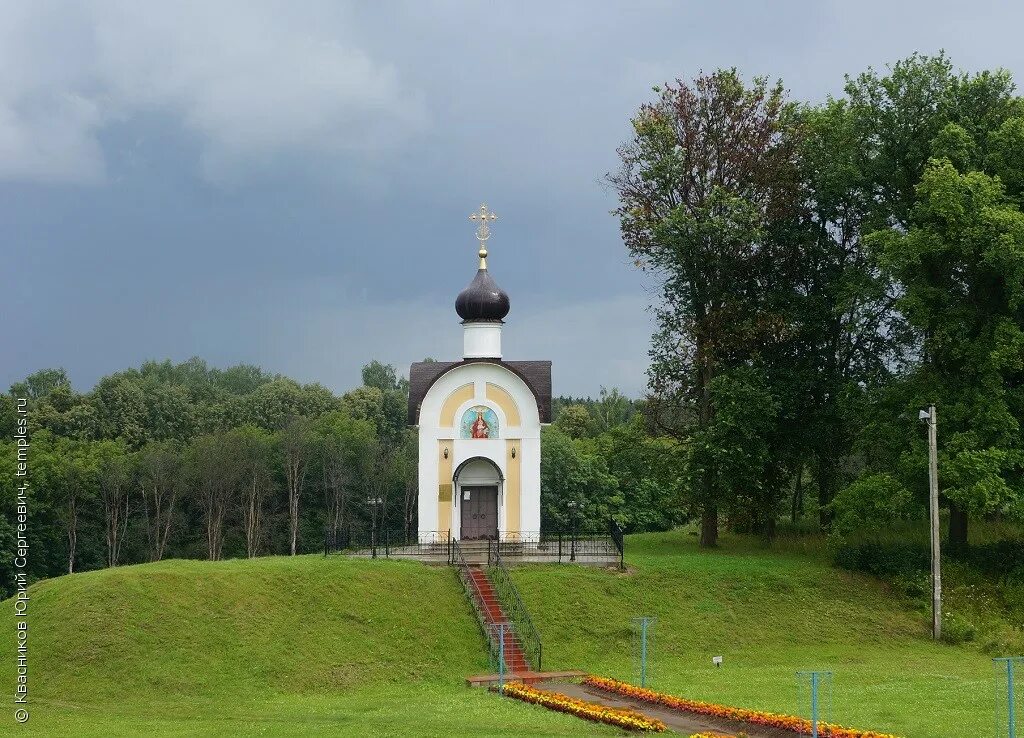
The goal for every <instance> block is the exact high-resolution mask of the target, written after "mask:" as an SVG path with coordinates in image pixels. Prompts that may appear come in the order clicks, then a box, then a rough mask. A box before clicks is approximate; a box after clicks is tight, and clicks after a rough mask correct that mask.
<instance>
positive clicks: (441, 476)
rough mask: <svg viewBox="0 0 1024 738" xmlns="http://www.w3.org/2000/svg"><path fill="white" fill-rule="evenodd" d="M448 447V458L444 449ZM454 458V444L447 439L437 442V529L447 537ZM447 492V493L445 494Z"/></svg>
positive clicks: (450, 511) (450, 521) (449, 524)
mask: <svg viewBox="0 0 1024 738" xmlns="http://www.w3.org/2000/svg"><path fill="white" fill-rule="evenodd" d="M446 448H447V449H448V458H447V459H446V458H445V457H444V450H445V449H446ZM454 459H455V444H454V443H453V442H452V441H451V440H450V439H449V440H444V439H442V440H440V441H438V442H437V481H438V484H437V530H438V532H439V533H440V534H441V536H442V537H445V538H447V536H448V531H449V530H450V529H451V525H452V461H453V460H454ZM446 493H447V494H446Z"/></svg>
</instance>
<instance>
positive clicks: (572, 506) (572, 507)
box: [565, 500, 580, 561]
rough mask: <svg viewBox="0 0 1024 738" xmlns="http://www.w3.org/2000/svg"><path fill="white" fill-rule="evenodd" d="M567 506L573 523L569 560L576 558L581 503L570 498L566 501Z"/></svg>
mask: <svg viewBox="0 0 1024 738" xmlns="http://www.w3.org/2000/svg"><path fill="white" fill-rule="evenodd" d="M565 506H566V507H567V508H569V516H570V518H569V519H570V523H571V525H572V542H571V543H570V544H569V545H570V548H569V561H575V560H576V520H577V510H578V509H579V506H580V503H578V502H576V501H575V500H570V501H569V502H567V503H565Z"/></svg>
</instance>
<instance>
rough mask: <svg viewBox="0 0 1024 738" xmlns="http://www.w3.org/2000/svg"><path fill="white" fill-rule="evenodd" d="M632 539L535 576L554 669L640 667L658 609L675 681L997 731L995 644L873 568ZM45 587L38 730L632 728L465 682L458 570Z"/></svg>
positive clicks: (465, 619)
mask: <svg viewBox="0 0 1024 738" xmlns="http://www.w3.org/2000/svg"><path fill="white" fill-rule="evenodd" d="M627 552H628V556H627V563H628V564H629V566H630V571H629V572H627V573H618V572H615V571H605V570H597V569H588V568H582V567H572V566H568V565H563V566H529V567H522V568H519V569H516V570H515V571H514V573H513V576H514V578H515V579H516V581H517V583H518V584H519V586H520V589H521V592H522V596H523V599H524V601H525V603H526V605H527V607H528V608H529V609H530V611H531V614H532V616H533V619H534V622H535V623H536V625H537V627H538V629H539V630H540V632H541V635H542V637H543V640H544V653H545V657H544V661H545V667H546V668H562V667H564V668H581V669H585V670H588V671H591V672H594V673H600V674H606V675H609V676H617V677H621V678H631V677H632V675H633V666H632V662H631V657H630V651H631V644H630V640H631V636H630V619H631V618H632V617H635V616H639V615H651V616H655V617H657V618H658V621H657V624H656V625H655V626H654V630H653V642H652V645H651V667H650V673H651V677H652V681H653V686H655V687H656V688H659V689H663V690H665V691H670V692H674V693H677V694H681V695H686V696H688V697H694V698H702V699H707V700H712V701H715V702H720V703H726V704H734V705H739V706H745V707H754V708H762V709H771V710H776V711H781V712H789V713H793V712H800V711H801V710H802V705H803V702H802V695H801V690H800V688H799V686H798V683H797V680H796V676H795V672H796V671H797V670H798V669H808V668H831V669H832V670H833V671H834V672H835V678H834V685H833V690H832V691H833V693H832V700H831V702H832V705H831V715H832V718H833V719H834V720H836V721H838V722H842V723H847V724H852V725H855V726H858V727H864V728H875V729H886V730H890V731H892V732H894V733H897V734H900V735H903V736H906V738H941V737H943V736H954V735H957V736H958V735H986V734H987V732H986V731H989V730H991V726H992V716H993V712H992V710H993V704H992V679H993V671H992V667H991V664H990V663H989V660H988V658H987V657H985V656H983V655H981V654H979V653H977V652H976V651H974V650H970V649H967V648H960V647H952V646H946V645H937V644H933V643H932V642H930V641H929V640H928V638H927V633H926V628H925V623H924V620H923V619H922V617H921V616H920V614H919V613H915V612H913V611H911V610H910V609H908V608H907V607H905V604H904V603H903V602H902V601H901V600H900V599H898V598H896V597H894V596H893V595H891V594H890V593H888V592H887V591H886V590H885V589H884V588H883V587H882V586H881V585H879V584H878V583H877V582H875V581H873V580H869V579H867V578H863V577H857V576H853V575H849V574H845V573H843V572H840V571H837V570H835V569H832V568H831V567H829V566H827V565H826V564H824V563H821V562H820V561H818V560H816V559H815V558H813V557H809V556H807V555H801V554H797V553H789V554H787V553H777V552H775V553H773V552H770V551H764V550H761V549H759V548H758V547H756V546H754V545H751V544H749V543H747V542H745V541H743V540H742V539H729V538H726V539H725V541H724V545H723V548H722V550H719V551H716V552H712V553H708V552H702V551H697V549H696V546H695V544H694V543H693V540H692V539H691V538H690V537H689V536H687V535H686V534H684V533H668V534H656V535H645V536H634V537H630V538H629V539H628V542H627ZM31 596H32V601H31V607H32V610H31V618H32V619H31V640H30V647H31V652H30V655H31V675H32V681H31V689H32V693H31V694H32V698H33V705H32V718H31V720H30V723H29V725H28V727H29V728H30V731H29V732H33V731H32V730H31V729H32V728H34V729H35V730H36V731H38V732H39V733H40V734H55V733H56V734H69V733H70V734H75V735H101V734H106V735H109V734H116V735H123V734H168V735H169V734H182V733H188V734H195V735H226V734H231V735H239V734H256V733H263V734H273V735H309V734H311V733H315V732H324V731H328V732H330V733H333V734H342V735H359V734H370V733H372V734H375V735H467V734H474V735H564V734H573V733H575V734H580V735H592V734H595V733H601V732H607V733H611V731H608V730H605V729H603V728H599V727H597V726H593V725H588V724H585V723H582V722H580V721H576V720H574V719H572V718H569V717H567V716H563V715H558V714H554V713H548V712H545V711H543V710H541V709H539V708H534V707H530V706H526V705H523V704H521V703H516V702H513V701H511V700H500V699H498V698H497V697H495V696H494V695H491V694H488V693H487V692H485V691H482V690H469V689H466V688H465V687H464V686H463V678H464V677H465V676H466V675H467V674H470V673H475V672H479V671H482V670H484V669H486V667H487V664H486V658H485V656H484V650H483V640H482V636H481V635H480V634H479V630H478V626H477V624H476V622H475V620H474V616H473V613H472V611H471V609H470V607H469V605H468V603H467V602H466V600H465V597H464V595H463V593H462V590H461V588H460V585H459V583H458V580H457V578H456V576H455V573H454V572H453V571H452V570H451V569H449V568H446V567H430V566H424V565H420V564H417V563H414V562H394V561H367V560H354V559H345V558H341V557H332V558H330V559H324V558H322V557H318V556H301V557H297V558H294V559H291V558H266V559H257V560H253V561H227V562H216V563H210V562H197V561H168V562H162V563H158V564H146V565H141V566H131V567H123V568H119V569H115V570H105V571H96V572H89V573H85V574H76V575H73V576H68V577H60V578H58V579H53V580H48V581H45V582H41V583H39V584H37V585H35V586H33V587H32V589H31ZM2 606H3V608H4V609H5V612H6V613H8V616H7V618H8V622H10V613H12V612H13V607H12V603H11V602H10V601H7V602H5V603H3V605H2ZM10 644H11V641H9V640H8V641H7V642H6V645H4V646H2V647H0V656H2V665H0V673H2V674H3V678H4V681H5V683H7V684H13V672H12V662H13V659H12V658H11V657H10V648H11V645H10ZM713 655H723V656H724V657H725V665H724V666H723V667H722V668H721V669H715V668H714V667H712V665H711V657H712V656H713Z"/></svg>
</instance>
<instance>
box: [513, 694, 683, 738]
mask: <svg viewBox="0 0 1024 738" xmlns="http://www.w3.org/2000/svg"><path fill="white" fill-rule="evenodd" d="M502 694H504V695H505V696H506V697H515V698H516V699H517V700H522V701H523V702H530V703H533V704H535V705H541V706H543V707H546V708H548V709H549V710H557V711H558V712H565V713H568V714H570V715H575V716H576V717H579V718H583V719H585V720H593V721H595V722H599V723H607V724H608V725H614V726H616V727H619V728H626V729H627V730H646V731H651V732H654V733H660V732H661V731H663V730H665V724H664V723H663V722H661V721H660V720H656V719H654V718H649V717H647V716H646V715H644V714H642V713H639V712H637V711H636V710H622V709H618V708H614V707H605V706H604V705H599V704H597V703H596V702H586V701H584V700H578V699H576V698H574V697H566V696H565V695H564V694H559V693H558V692H549V691H547V690H544V689H537V688H536V687H531V686H528V685H526V684H523V683H522V682H509V683H508V684H506V685H505V688H504V690H503V692H502Z"/></svg>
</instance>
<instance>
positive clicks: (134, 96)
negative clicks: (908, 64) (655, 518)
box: [0, 2, 1024, 394]
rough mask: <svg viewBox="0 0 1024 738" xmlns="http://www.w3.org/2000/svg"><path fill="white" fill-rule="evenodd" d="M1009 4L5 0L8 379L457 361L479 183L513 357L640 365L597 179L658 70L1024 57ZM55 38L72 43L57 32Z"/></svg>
mask: <svg viewBox="0 0 1024 738" xmlns="http://www.w3.org/2000/svg"><path fill="white" fill-rule="evenodd" d="M1022 17H1024V11H1021V10H1020V9H1019V8H1018V7H1016V6H1013V5H1011V4H1000V5H996V4H992V5H984V4H972V5H970V6H966V5H963V4H959V3H957V4H948V5H943V4H939V3H904V4H898V3H885V4H881V3H878V4H871V3H867V4H865V3H858V4H852V3H842V2H835V3H819V2H806V3H786V4H770V3H718V4H714V5H711V4H698V3H670V2H661V3H626V2H616V3H613V2H601V3H597V2H579V3H550V2H545V3H540V2H536V3H525V4H511V3H506V4H492V5H486V4H482V3H445V2H438V3H426V2H415V3H404V4H396V3H372V4H371V3H361V4H357V5H351V6H344V5H339V4H337V3H322V4H316V3H313V4H311V3H303V4H301V5H300V6H299V7H298V9H296V7H295V5H294V4H286V3H260V4H253V3H244V4H243V3H237V4H231V3H215V4H211V3H196V4H180V3H175V4H173V5H171V6H159V5H155V4H150V3H146V4H139V3H129V2H122V3H117V2H113V3H95V4H91V5H89V6H87V7H79V8H78V9H76V10H69V6H67V5H66V4H54V5H47V4H46V3H33V4H25V3H13V2H12V3H10V4H8V5H7V6H6V7H5V8H4V11H3V13H0V217H2V218H3V224H4V233H3V239H2V244H3V245H2V248H3V250H4V257H5V259H4V264H5V269H4V273H5V286H6V289H5V295H6V296H7V297H8V298H9V300H8V304H9V305H10V306H13V307H12V308H11V309H8V310H6V311H5V312H4V317H3V321H2V324H0V341H2V342H3V343H2V345H3V346H4V351H3V356H4V361H3V363H2V365H0V370H2V371H0V381H2V382H5V383H10V382H12V381H14V380H17V379H19V378H21V377H23V376H24V375H25V374H27V373H29V372H31V371H33V370H35V369H38V368H41V367H44V366H55V365H63V366H65V367H67V368H68V369H69V371H70V372H71V375H72V378H73V380H74V381H75V384H76V386H78V387H79V388H87V387H89V386H91V384H92V383H93V382H94V381H95V380H96V379H97V378H98V377H100V376H102V375H103V374H105V373H109V372H111V371H114V370H117V369H120V368H123V367H126V366H129V365H137V364H138V363H139V362H141V361H142V360H144V359H147V358H164V357H170V358H172V359H175V360H181V359H185V358H187V357H189V356H191V355H194V354H195V355H201V356H203V357H205V358H207V359H208V360H210V361H211V362H214V363H216V364H218V365H226V364H231V363H237V362H243V361H245V362H256V363H259V364H261V365H263V366H264V367H266V368H267V369H270V370H273V371H281V372H285V373H288V374H290V375H293V376H295V377H297V378H299V379H302V380H304V381H320V382H322V383H324V384H326V385H328V386H330V387H332V388H335V389H339V390H341V389H345V388H347V387H349V386H351V385H353V384H354V383H356V382H357V380H358V370H359V366H360V365H361V364H362V363H364V362H366V361H368V360H369V359H371V358H375V357H376V358H381V359H383V360H386V361H390V362H393V363H396V364H398V365H405V364H407V363H408V362H410V361H413V360H417V359H420V358H422V357H423V356H424V355H427V354H429V355H433V356H435V357H437V358H453V357H457V355H458V352H459V350H460V333H459V331H460V329H459V326H458V322H457V318H456V316H455V314H454V311H453V309H452V302H453V300H454V296H455V294H456V293H457V292H458V291H459V290H460V289H461V288H462V287H463V286H464V285H465V284H466V283H467V282H468V281H469V279H470V278H471V276H472V273H473V269H474V268H475V267H474V256H473V254H474V252H475V243H474V241H473V238H472V226H471V224H470V223H469V222H468V221H467V220H466V216H467V215H468V214H469V212H470V211H472V210H473V209H474V208H475V207H476V206H477V205H478V204H479V202H480V201H481V200H487V201H488V203H489V204H490V205H491V206H492V207H493V208H494V210H496V211H497V212H498V213H499V215H500V216H501V220H499V221H498V223H497V224H496V226H495V228H494V236H493V239H492V244H491V245H492V254H493V258H492V266H493V269H494V273H495V275H496V277H497V278H498V280H499V282H500V283H501V284H502V286H503V287H504V288H505V289H506V290H507V291H508V292H509V293H510V295H511V297H512V312H511V314H510V316H509V323H508V326H507V328H506V335H505V349H506V354H507V355H508V356H509V357H510V358H526V359H533V358H545V357H549V358H551V359H553V360H554V362H555V382H556V388H555V389H556V391H557V392H561V393H567V394H568V393H572V394H587V393H594V392H596V390H597V388H598V386H599V385H601V384H604V385H609V386H612V385H617V386H620V387H622V388H623V389H624V390H626V391H627V392H630V393H632V394H636V393H639V392H640V391H641V390H642V387H643V383H644V376H643V372H644V368H645V366H646V345H647V336H648V334H649V332H650V326H649V319H648V316H647V315H646V314H645V312H644V309H643V308H644V305H645V304H646V300H647V296H646V294H645V292H644V283H643V281H642V279H641V277H640V276H639V275H637V274H636V273H635V272H634V271H633V270H632V268H631V267H630V266H629V264H628V261H627V259H626V255H625V253H624V250H623V248H622V245H621V243H620V241H619V239H618V234H617V228H616V223H615V220H614V218H613V217H611V216H610V215H609V212H608V211H609V210H610V209H611V208H612V207H613V204H614V202H613V197H612V195H611V194H610V193H609V192H608V191H607V190H606V189H605V188H604V187H603V186H602V184H601V178H602V176H603V175H604V173H605V172H607V171H608V170H610V169H612V168H614V166H615V147H616V146H617V145H618V144H619V143H620V142H621V141H622V140H623V139H624V138H625V137H626V135H627V133H628V119H629V116H630V115H631V113H632V112H633V111H634V110H635V109H636V107H637V106H638V105H639V104H640V103H642V102H643V101H645V100H647V99H649V98H650V96H651V92H650V87H651V86H652V85H654V84H657V83H660V82H663V81H665V80H667V79H671V78H673V77H676V76H683V77H685V76H690V75H693V74H695V73H697V72H698V71H699V70H701V69H705V70H710V69H713V68H715V67H718V66H738V67H739V68H740V69H741V71H742V72H743V73H744V74H746V75H748V76H750V75H754V74H766V75H770V76H773V77H782V78H783V79H784V80H785V82H786V84H787V87H789V88H790V90H791V92H792V94H793V95H794V96H796V97H799V98H804V99H821V98H823V97H824V96H825V95H827V94H829V93H838V92H839V91H840V89H841V86H842V76H843V74H844V73H846V72H850V73H856V72H858V71H861V70H862V69H864V68H865V67H866V66H868V65H874V66H876V67H880V66H882V65H884V64H885V63H887V62H890V61H893V60H895V59H898V58H900V57H903V56H906V55H907V54H909V53H910V52H912V51H914V50H920V51H923V52H935V51H937V50H938V49H940V48H945V49H946V50H947V51H948V52H949V53H950V54H951V56H952V57H953V59H954V61H955V62H956V63H957V64H958V65H960V66H962V67H964V68H966V69H981V68H985V67H996V66H1003V67H1006V68H1008V69H1010V70H1011V71H1014V72H1016V73H1017V74H1018V76H1019V74H1020V73H1021V71H1022V70H1024V51H1022V50H1021V47H1020V46H1019V44H1018V43H1017V39H1016V38H1015V36H1016V29H1018V28H1019V27H1020V25H1021V20H1022ZM56 49H59V50H60V53H59V54H57V53H54V51H55V50H56Z"/></svg>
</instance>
